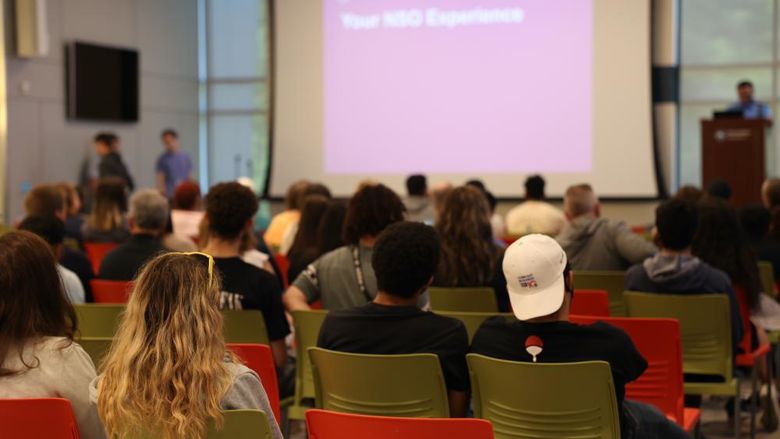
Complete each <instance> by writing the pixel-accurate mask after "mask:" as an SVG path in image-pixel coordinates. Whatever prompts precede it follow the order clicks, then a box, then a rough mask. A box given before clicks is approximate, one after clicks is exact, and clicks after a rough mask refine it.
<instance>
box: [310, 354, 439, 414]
mask: <svg viewBox="0 0 780 439" xmlns="http://www.w3.org/2000/svg"><path fill="white" fill-rule="evenodd" d="M309 357H310V358H311V363H312V373H313V375H314V388H315V394H316V401H317V408H322V409H325V410H331V411H335V412H342V413H354V414H362V415H374V416H393V417H406V418H447V417H449V416H450V408H449V399H448V397H447V387H446V386H445V384H444V374H443V373H442V370H441V364H440V363H439V357H437V356H436V355H435V354H408V355H365V354H350V353H345V352H336V351H329V350H327V349H321V348H309Z"/></svg>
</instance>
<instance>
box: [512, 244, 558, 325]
mask: <svg viewBox="0 0 780 439" xmlns="http://www.w3.org/2000/svg"><path fill="white" fill-rule="evenodd" d="M565 268H566V252H564V251H563V249H562V248H561V246H560V245H558V243H557V242H556V241H555V240H554V239H552V238H550V237H549V236H546V235H539V234H533V235H526V236H523V237H522V238H520V239H518V240H517V241H515V242H514V243H512V245H510V246H509V248H507V249H506V253H504V276H506V287H507V290H508V291H509V301H510V302H511V303H512V312H514V314H515V317H517V318H518V319H519V320H530V319H533V318H536V317H542V316H546V315H550V314H552V313H554V312H555V311H558V309H560V307H561V305H562V304H563V295H564V292H565V289H566V284H565V281H564V278H563V271H564V269H565Z"/></svg>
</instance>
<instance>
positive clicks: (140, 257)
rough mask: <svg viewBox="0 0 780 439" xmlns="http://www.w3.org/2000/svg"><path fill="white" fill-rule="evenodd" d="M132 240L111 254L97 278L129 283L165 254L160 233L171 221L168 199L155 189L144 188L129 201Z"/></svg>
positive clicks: (107, 256)
mask: <svg viewBox="0 0 780 439" xmlns="http://www.w3.org/2000/svg"><path fill="white" fill-rule="evenodd" d="M127 219H128V225H129V226H130V233H131V236H130V238H129V239H128V240H127V241H126V242H125V243H123V244H121V245H119V247H117V248H115V249H113V250H111V251H110V252H108V254H107V255H106V257H105V258H103V262H102V263H101V264H100V272H99V273H98V276H97V277H98V278H100V279H105V280H119V281H130V280H133V279H135V276H136V275H137V274H138V272H139V271H141V267H143V265H144V264H145V263H146V262H147V261H148V260H150V259H152V258H153V257H155V256H157V255H158V254H159V253H162V252H164V251H165V247H163V246H162V244H161V243H160V234H161V233H162V232H163V230H165V225H166V224H167V222H168V200H166V199H165V197H163V196H162V195H161V194H160V192H158V191H157V190H155V189H142V190H140V191H138V192H136V193H135V194H133V196H132V197H131V198H130V212H129V213H128V217H127Z"/></svg>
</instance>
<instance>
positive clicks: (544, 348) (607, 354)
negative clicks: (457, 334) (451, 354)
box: [471, 235, 689, 439]
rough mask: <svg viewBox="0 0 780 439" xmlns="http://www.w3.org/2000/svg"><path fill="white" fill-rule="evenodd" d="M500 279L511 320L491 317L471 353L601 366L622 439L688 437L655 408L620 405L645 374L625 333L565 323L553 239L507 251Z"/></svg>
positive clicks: (568, 285)
mask: <svg viewBox="0 0 780 439" xmlns="http://www.w3.org/2000/svg"><path fill="white" fill-rule="evenodd" d="M504 274H505V275H506V278H507V281H508V288H509V298H510V300H511V302H512V310H513V312H514V314H515V317H516V318H517V320H515V321H508V320H506V319H505V318H503V317H494V318H492V319H489V320H487V321H485V323H483V324H482V326H481V327H480V329H479V330H478V331H477V333H476V335H475V336H474V339H473V341H472V344H471V352H474V353H477V354H482V355H486V356H489V357H494V358H499V359H504V360H511V361H523V362H540V363H565V362H574V361H591V360H601V361H606V362H608V363H609V365H610V368H611V369H612V376H613V380H614V384H615V392H616V397H617V401H618V404H619V405H620V409H621V420H620V421H621V422H620V423H621V436H622V437H623V438H637V439H639V438H655V437H663V438H687V437H689V436H688V435H687V433H686V432H685V431H683V430H682V429H681V428H680V427H679V426H677V425H676V424H675V423H673V422H671V421H669V420H668V419H667V418H666V416H664V415H663V414H662V413H661V412H660V411H658V410H657V409H656V408H654V407H652V406H649V405H646V404H643V403H639V402H635V401H629V400H625V398H624V395H625V385H626V383H628V382H631V381H634V380H635V379H637V378H638V377H639V376H640V375H641V374H642V372H644V370H645V369H646V368H647V362H646V361H645V359H644V358H643V357H642V355H641V354H640V353H639V352H638V351H637V349H636V347H635V346H634V344H633V343H632V342H631V339H630V338H629V336H628V335H627V334H626V333H624V332H623V331H622V330H620V329H618V328H616V327H613V326H610V325H607V324H605V323H601V322H598V323H594V324H592V325H576V324H573V323H570V322H569V321H568V316H569V307H570V306H571V300H572V294H574V290H573V288H572V276H571V272H570V270H569V266H568V263H567V258H566V254H565V253H564V251H563V249H562V248H561V247H560V246H559V245H558V244H557V243H556V242H555V240H554V239H552V238H550V237H548V236H545V235H527V236H525V237H523V238H521V239H519V240H518V241H516V242H515V243H513V244H512V245H510V246H509V248H508V249H507V252H506V255H505V260H504Z"/></svg>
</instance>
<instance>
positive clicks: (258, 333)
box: [222, 309, 268, 344]
mask: <svg viewBox="0 0 780 439" xmlns="http://www.w3.org/2000/svg"><path fill="white" fill-rule="evenodd" d="M222 316H223V317H224V319H225V327H224V334H225V342H226V343H257V344H268V331H267V330H266V328H265V319H264V318H263V313H262V312H260V311H258V310H255V309H246V310H240V311H239V310H232V309H231V310H222Z"/></svg>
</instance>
